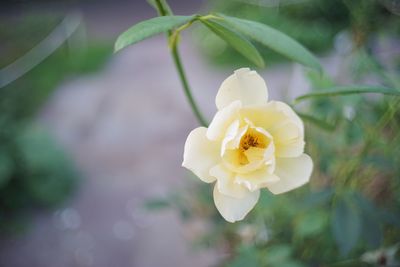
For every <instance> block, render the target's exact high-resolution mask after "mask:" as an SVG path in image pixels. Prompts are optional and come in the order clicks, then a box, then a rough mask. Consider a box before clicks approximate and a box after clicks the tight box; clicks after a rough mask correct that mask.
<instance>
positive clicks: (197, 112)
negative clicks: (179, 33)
mask: <svg viewBox="0 0 400 267" xmlns="http://www.w3.org/2000/svg"><path fill="white" fill-rule="evenodd" d="M171 53H172V58H173V59H174V63H175V67H176V69H177V70H178V74H179V78H180V79H181V82H182V86H183V90H184V92H185V95H186V98H187V100H188V101H189V104H190V107H191V108H192V110H193V113H194V114H195V115H196V118H197V120H198V121H199V123H200V124H201V125H202V126H205V127H207V126H208V123H207V121H206V120H205V119H204V117H203V115H202V114H201V112H200V110H199V108H198V107H197V104H196V101H195V100H194V98H193V95H192V93H191V91H190V86H189V83H188V81H187V79H186V75H185V71H184V69H183V66H182V62H181V58H180V56H179V52H178V47H177V45H176V44H174V45H173V46H172V47H171Z"/></svg>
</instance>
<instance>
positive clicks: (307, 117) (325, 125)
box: [296, 111, 337, 132]
mask: <svg viewBox="0 0 400 267" xmlns="http://www.w3.org/2000/svg"><path fill="white" fill-rule="evenodd" d="M296 113H297V114H298V115H299V116H300V117H301V118H302V119H303V120H305V121H308V122H311V123H312V124H314V125H316V126H318V127H319V128H321V129H323V130H326V131H329V132H332V131H333V130H335V129H336V127H337V125H336V124H331V123H328V122H326V121H324V120H321V119H319V118H317V117H314V116H312V115H309V114H305V113H301V112H298V111H296Z"/></svg>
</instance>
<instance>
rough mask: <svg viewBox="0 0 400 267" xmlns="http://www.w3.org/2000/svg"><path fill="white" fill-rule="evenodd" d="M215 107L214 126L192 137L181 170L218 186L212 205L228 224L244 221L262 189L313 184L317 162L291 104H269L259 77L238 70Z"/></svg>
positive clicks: (279, 190) (222, 89)
mask: <svg viewBox="0 0 400 267" xmlns="http://www.w3.org/2000/svg"><path fill="white" fill-rule="evenodd" d="M216 105H217V108H218V112H217V113H216V114H215V116H214V118H213V120H212V122H211V124H210V126H209V127H208V128H205V127H199V128H196V129H194V130H193V131H192V132H191V133H190V134H189V136H188V138H187V140H186V143H185V151H184V155H183V163H182V166H184V167H186V168H188V169H189V170H191V171H192V172H193V173H194V174H195V175H197V176H198V177H199V178H200V179H201V180H202V181H204V182H206V183H212V182H214V181H217V182H216V184H215V186H214V202H215V206H216V207H217V209H218V211H219V212H220V213H221V215H222V216H223V217H224V218H225V220H227V221H229V222H235V221H238V220H242V219H243V218H244V217H245V216H246V215H247V213H249V211H250V210H251V209H252V208H253V207H254V205H255V204H256V203H257V201H258V198H259V196H260V189H261V188H267V189H268V190H269V191H271V192H272V193H274V194H281V193H284V192H287V191H290V190H292V189H295V188H297V187H299V186H302V185H304V184H305V183H307V182H308V181H309V179H310V175H311V172H312V168H313V163H312V160H311V158H310V157H309V156H308V155H306V154H304V153H303V152H304V144H305V143H304V126H303V122H302V121H301V119H300V118H299V117H298V116H297V114H296V113H295V112H294V111H293V110H292V109H291V108H290V107H289V106H288V105H287V104H285V103H282V102H278V101H270V102H268V90H267V86H266V85H265V82H264V80H263V79H262V78H261V77H260V75H258V74H257V72H255V71H250V69H248V68H242V69H239V70H236V71H235V73H234V74H233V75H231V76H230V77H228V78H227V79H226V80H225V81H224V82H223V83H222V85H221V87H220V89H219V91H218V94H217V96H216Z"/></svg>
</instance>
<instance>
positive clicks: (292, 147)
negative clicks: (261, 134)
mask: <svg viewBox="0 0 400 267" xmlns="http://www.w3.org/2000/svg"><path fill="white" fill-rule="evenodd" d="M240 112H241V116H243V117H244V118H246V119H247V120H250V121H251V122H252V123H253V124H254V125H255V126H257V127H262V128H264V129H265V130H267V131H268V132H269V133H270V134H271V135H272V136H273V138H274V144H275V150H276V152H275V155H276V156H278V157H298V156H300V155H301V154H303V152H304V125H303V122H302V120H301V119H300V118H299V116H298V115H297V114H296V113H295V112H294V111H293V109H292V108H291V107H290V106H288V105H287V104H285V103H283V102H279V101H271V102H269V103H268V104H266V105H262V106H251V107H245V108H243V109H242V110H241V111H240Z"/></svg>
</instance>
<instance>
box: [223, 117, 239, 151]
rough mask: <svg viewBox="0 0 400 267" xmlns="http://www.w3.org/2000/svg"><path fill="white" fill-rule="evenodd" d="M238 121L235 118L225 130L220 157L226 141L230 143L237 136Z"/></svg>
mask: <svg viewBox="0 0 400 267" xmlns="http://www.w3.org/2000/svg"><path fill="white" fill-rule="evenodd" d="M239 123H240V122H239V120H235V121H234V122H233V123H232V124H231V125H230V126H229V127H228V129H227V130H226V133H225V137H224V140H222V143H221V152H220V154H221V157H222V156H223V155H224V153H225V150H226V148H227V146H228V143H230V142H231V141H232V140H233V139H235V137H236V136H237V134H238V131H239Z"/></svg>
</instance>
